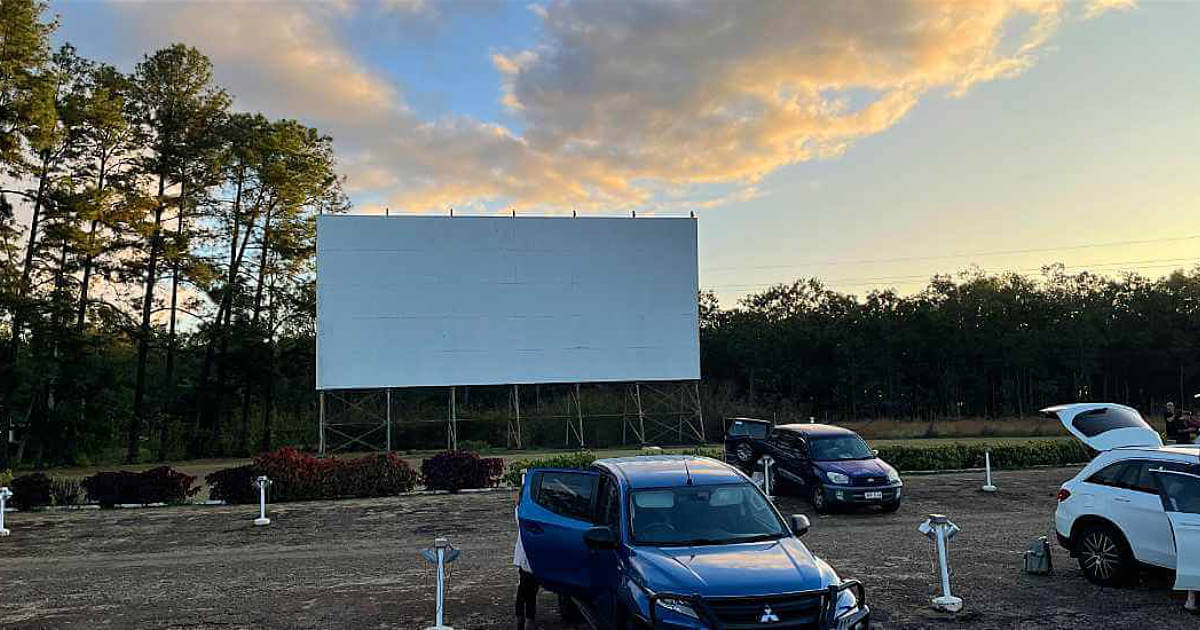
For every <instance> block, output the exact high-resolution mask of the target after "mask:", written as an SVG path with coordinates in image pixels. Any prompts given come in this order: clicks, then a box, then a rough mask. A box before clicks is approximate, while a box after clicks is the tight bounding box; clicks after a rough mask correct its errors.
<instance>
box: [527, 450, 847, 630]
mask: <svg viewBox="0 0 1200 630" xmlns="http://www.w3.org/2000/svg"><path fill="white" fill-rule="evenodd" d="M517 517H518V521H519V527H520V528H521V542H522V545H523V546H524V548H525V553H526V556H527V557H528V559H529V562H530V565H531V567H532V569H533V573H534V575H535V576H536V577H537V579H538V580H539V581H540V582H541V584H542V586H543V587H544V588H546V589H547V590H549V591H552V592H554V593H557V594H558V595H559V601H560V608H561V609H562V612H563V614H564V616H570V617H574V616H578V617H582V618H583V619H584V620H585V621H586V622H587V623H588V624H589V625H590V626H591V627H593V628H597V629H600V628H612V629H616V630H632V629H644V628H670V629H679V630H701V629H709V630H738V629H745V628H768V627H769V628H773V629H779V630H783V629H787V630H801V629H814V630H826V629H827V630H864V629H866V628H868V627H869V624H870V610H869V609H868V607H867V604H866V598H865V592H864V590H863V587H862V584H861V583H859V582H858V581H857V580H843V579H841V578H839V577H838V575H837V573H835V572H834V570H833V569H832V568H831V567H830V566H829V565H828V564H826V563H825V562H824V561H823V560H821V559H820V558H818V557H816V556H815V555H813V554H812V552H810V551H809V550H808V549H807V548H806V547H805V546H804V544H803V543H801V542H800V540H799V537H800V536H802V535H804V533H805V532H806V531H807V530H808V527H809V521H808V519H807V518H806V517H804V516H803V515H793V516H792V517H791V518H790V519H788V520H785V519H784V517H783V515H781V514H780V513H779V511H778V510H777V509H776V508H775V506H774V505H773V504H772V503H771V502H770V501H769V500H768V499H767V498H766V497H765V496H764V495H763V493H762V491H761V490H759V488H758V486H756V485H755V484H754V483H753V482H751V481H750V479H749V478H747V477H746V475H745V474H744V473H742V472H741V471H739V470H737V469H736V468H734V467H732V466H730V465H728V464H725V463H723V462H720V461H717V460H715V459H709V458H706V457H691V456H643V457H627V458H616V459H602V460H599V461H597V462H596V463H595V464H594V465H593V466H592V467H591V468H590V469H587V470H559V469H532V470H530V471H528V474H527V475H526V478H525V483H524V485H523V486H522V488H521V497H520V504H519V507H518V510H517Z"/></svg>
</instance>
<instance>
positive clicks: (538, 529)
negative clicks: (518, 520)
mask: <svg viewBox="0 0 1200 630" xmlns="http://www.w3.org/2000/svg"><path fill="white" fill-rule="evenodd" d="M521 527H524V528H525V531H527V532H529V533H530V534H540V533H542V531H543V530H542V526H541V525H538V524H537V523H522V524H521Z"/></svg>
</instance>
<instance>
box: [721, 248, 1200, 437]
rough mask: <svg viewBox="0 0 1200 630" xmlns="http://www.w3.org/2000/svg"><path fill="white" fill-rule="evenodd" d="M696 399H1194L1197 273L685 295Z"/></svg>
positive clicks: (958, 410) (985, 405) (891, 409)
mask: <svg viewBox="0 0 1200 630" xmlns="http://www.w3.org/2000/svg"><path fill="white" fill-rule="evenodd" d="M700 311H701V344H700V348H701V355H702V368H703V369H702V372H703V374H704V378H705V380H706V385H707V387H708V389H709V390H710V391H711V392H712V395H713V396H714V397H716V398H719V399H722V400H737V401H741V402H742V403H743V404H744V405H745V406H746V407H748V408H751V409H759V410H762V412H763V413H766V412H769V411H770V410H772V409H780V410H783V412H784V413H786V414H790V415H793V416H799V417H809V416H814V417H818V418H821V419H826V420H839V419H850V418H880V417H888V418H921V419H941V418H957V417H964V416H972V417H992V418H998V417H1009V416H1028V415H1031V414H1035V413H1036V412H1037V410H1038V409H1041V408H1044V407H1046V406H1049V405H1053V404H1059V403H1067V402H1075V401H1105V402H1121V403H1128V404H1131V405H1134V406H1137V407H1138V408H1140V409H1142V410H1143V412H1144V413H1146V412H1148V413H1159V412H1160V410H1161V409H1162V407H1163V406H1164V405H1165V403H1166V402H1167V401H1172V400H1173V401H1175V402H1176V403H1177V404H1178V403H1179V402H1181V401H1183V402H1191V399H1192V396H1193V394H1194V393H1196V392H1200V356H1198V355H1197V350H1198V349H1200V270H1197V269H1193V270H1191V271H1182V270H1181V271H1176V272H1174V273H1172V274H1170V275H1168V276H1165V277H1162V278H1159V279H1150V278H1146V277H1143V276H1140V275H1137V274H1125V275H1122V276H1121V277H1117V278H1113V277H1107V276H1104V275H1097V274H1093V273H1088V272H1082V273H1076V274H1070V273H1066V272H1065V271H1064V268H1063V267H1062V266H1061V265H1052V266H1047V267H1046V268H1044V269H1043V273H1042V274H1041V275H1040V276H1039V277H1033V278H1031V277H1027V276H1024V275H1021V274H1017V273H1006V274H999V275H988V274H984V273H981V272H978V271H967V272H963V273H960V274H957V275H953V276H937V277H934V278H933V279H932V280H931V281H930V282H929V284H928V285H927V286H926V287H925V288H924V289H923V290H922V291H920V292H918V293H916V294H914V295H908V296H904V295H899V294H897V293H896V292H895V291H891V290H886V291H873V292H871V293H869V294H868V295H867V296H866V297H865V298H861V299H860V298H856V297H854V296H851V295H847V294H843V293H839V292H837V291H833V290H830V289H829V288H827V287H825V286H823V285H822V284H821V282H820V281H818V280H816V279H807V280H800V281H797V282H794V283H792V284H781V285H778V286H775V287H771V288H769V289H767V290H764V291H762V292H759V293H755V294H751V295H748V296H746V297H745V298H743V299H742V300H740V301H739V303H738V304H737V305H736V306H735V307H733V308H730V309H722V308H721V307H720V305H719V304H718V303H717V301H716V297H715V296H714V295H713V294H711V293H705V294H702V295H701V308H700Z"/></svg>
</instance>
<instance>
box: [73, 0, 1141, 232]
mask: <svg viewBox="0 0 1200 630" xmlns="http://www.w3.org/2000/svg"><path fill="white" fill-rule="evenodd" d="M1120 4H1123V3H1121V2H1114V1H1113V0H1108V1H1107V2H1099V1H1093V2H1092V3H1091V4H1090V5H1088V7H1087V8H1086V10H1085V11H1086V13H1087V14H1088V15H1092V13H1093V11H1094V12H1097V13H1098V12H1101V11H1104V10H1108V9H1111V8H1114V6H1113V5H1120ZM391 5H392V8H394V9H396V11H393V13H396V14H405V13H413V14H416V13H425V14H429V13H434V14H441V15H443V17H444V15H445V13H447V12H449V11H454V10H456V9H455V5H454V4H452V3H451V4H445V5H435V3H432V2H430V1H429V0H418V1H401V0H393V1H392V2H391ZM1100 5H1103V6H1100ZM214 6H216V5H213V4H210V3H199V4H184V5H178V4H175V5H156V6H148V5H126V7H127V9H128V10H130V11H132V12H137V13H138V19H139V20H146V22H147V24H146V26H145V27H144V28H145V29H149V30H150V32H157V33H160V34H161V36H163V37H170V38H173V39H182V40H183V41H187V42H190V43H194V44H195V45H197V46H198V47H200V48H201V49H202V50H204V51H205V52H206V53H208V54H209V55H210V56H212V57H213V60H214V62H215V63H216V65H217V70H218V75H219V77H220V78H221V79H222V81H224V82H226V83H227V84H228V85H229V87H230V89H231V91H232V92H234V93H235V95H236V96H237V97H238V103H239V104H241V105H243V106H245V107H248V108H256V109H263V110H264V111H267V112H268V113H271V114H274V115H288V116H295V117H299V118H301V119H302V120H305V121H306V122H309V123H310V124H314V125H317V126H320V127H321V128H322V129H323V130H325V131H327V132H329V133H331V134H332V135H333V136H334V137H335V140H336V141H337V144H338V149H339V156H340V158H341V161H342V164H343V168H344V170H345V172H346V173H347V175H348V182H349V186H350V188H351V190H352V191H354V192H355V193H356V194H359V195H362V196H364V197H369V198H371V199H374V200H385V201H386V204H387V205H390V206H391V207H392V208H398V209H404V210H411V211H421V210H430V209H444V208H445V207H447V206H457V207H465V206H468V205H471V204H474V207H496V208H498V209H500V208H506V207H508V206H509V205H516V206H518V207H520V208H522V209H538V210H546V209H555V208H556V209H559V210H564V211H565V210H568V209H570V208H573V207H574V208H580V209H598V208H606V209H615V208H628V207H643V208H645V207H656V206H657V207H660V208H666V207H675V206H676V205H678V204H681V203H691V204H692V205H693V206H694V207H706V206H709V205H712V204H720V203H733V202H736V201H737V200H745V199H748V198H752V197H754V196H756V195H759V194H761V192H760V190H759V182H760V181H761V180H762V179H763V177H765V176H766V175H768V174H769V173H771V172H773V171H775V170H777V169H779V168H781V167H783V166H786V165H789V164H795V163H798V162H803V161H807V160H814V159H822V158H832V157H836V156H838V155H840V154H842V153H844V152H845V151H847V150H850V148H851V147H852V146H853V145H854V143H855V141H857V140H859V139H861V138H864V137H867V136H871V135H874V134H879V133H883V132H885V131H886V130H887V129H889V128H890V127H892V126H893V125H895V124H896V123H897V122H898V121H899V120H901V119H902V118H903V117H904V116H905V115H906V114H908V113H909V112H910V111H912V109H913V108H914V107H915V106H916V105H917V104H918V103H919V102H920V101H921V99H923V98H928V97H929V96H930V95H931V94H932V95H946V96H951V97H954V96H958V95H961V94H963V93H965V92H966V91H967V90H969V89H970V88H971V87H972V86H973V85H976V84H978V83H980V82H986V81H993V80H998V79H1005V78H1011V77H1014V76H1017V75H1019V74H1020V73H1021V72H1023V71H1024V70H1025V69H1027V68H1029V67H1030V66H1031V65H1033V64H1034V63H1035V62H1036V60H1037V56H1038V55H1039V54H1040V51H1041V50H1042V49H1043V47H1044V44H1045V43H1046V42H1047V41H1048V40H1049V38H1050V37H1052V36H1053V34H1054V33H1055V32H1056V31H1057V29H1059V28H1060V27H1061V22H1062V20H1063V18H1064V11H1065V10H1066V9H1065V6H1064V4H1063V3H1061V2H1056V1H1039V0H989V1H985V2H979V3H968V2H963V1H961V0H941V1H934V0H913V1H902V0H895V1H891V2H878V1H875V0H842V1H840V2H834V3H816V2H795V1H792V0H785V1H774V0H759V1H757V2H753V3H749V2H720V1H716V0H713V1H709V2H680V1H665V2H663V1H651V0H623V1H622V2H561V1H560V2H552V3H549V4H536V5H530V6H531V10H532V11H533V12H534V15H536V16H538V17H539V19H540V20H541V28H540V29H539V31H538V37H539V38H540V39H539V40H538V41H537V43H536V44H535V45H532V46H530V47H528V48H527V49H523V50H509V51H500V52H497V53H496V54H495V55H494V56H493V58H492V62H493V65H494V67H495V69H496V71H497V72H498V73H499V75H500V77H501V85H500V86H499V89H498V92H497V99H498V100H500V102H502V103H503V105H504V106H505V107H506V109H507V110H508V111H509V112H510V113H511V115H512V116H514V117H516V118H518V119H519V120H520V121H521V125H520V132H519V133H518V132H516V131H514V130H512V129H510V128H507V127H505V126H503V125H500V124H497V123H494V122H489V121H482V120H477V119H474V118H470V117H464V116H457V115H453V114H447V115H445V116H442V117H439V118H437V119H434V120H426V119H421V118H418V117H417V116H416V115H415V114H414V113H413V112H412V111H411V110H410V109H409V108H408V107H406V105H405V103H404V98H403V94H402V92H401V90H400V87H399V86H397V85H394V83H392V82H391V81H389V80H386V79H384V78H383V77H382V75H380V74H378V73H377V72H376V71H374V70H373V69H372V68H371V67H370V66H368V65H367V64H366V63H364V61H363V60H361V59H357V58H355V57H354V56H353V55H351V54H350V53H349V52H348V51H347V47H346V46H345V44H344V42H342V41H340V40H339V39H338V38H337V37H336V36H335V34H334V33H335V28H334V25H335V24H337V23H338V20H339V19H340V18H341V17H344V16H345V15H346V14H348V13H353V12H354V11H355V10H358V9H356V5H355V4H353V3H349V4H343V5H341V6H339V5H336V4H320V3H294V4H293V3H278V4H276V3H271V4H261V3H250V4H228V5H224V4H223V5H219V6H221V7H222V9H221V10H219V11H218V10H214ZM68 18H69V16H68ZM731 187H732V189H733V190H732V192H731Z"/></svg>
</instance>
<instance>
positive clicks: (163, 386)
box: [0, 0, 1200, 469]
mask: <svg viewBox="0 0 1200 630" xmlns="http://www.w3.org/2000/svg"><path fill="white" fill-rule="evenodd" d="M54 28H55V24H54V23H53V21H52V20H50V19H49V18H48V17H47V10H46V7H45V5H44V3H42V2H40V1H36V0H0V428H3V429H8V430H6V431H5V432H4V435H5V436H7V435H9V434H11V435H12V436H13V438H14V440H13V441H12V442H11V443H10V441H9V440H8V439H2V438H0V469H4V468H7V467H10V466H16V465H18V464H19V465H25V466H29V465H49V464H64V463H86V462H89V461H99V460H104V461H108V460H114V459H124V460H126V461H147V460H154V459H159V460H163V459H174V458H181V457H200V456H215V455H239V454H248V453H252V452H256V451H260V450H264V449H267V448H269V447H271V446H274V445H280V444H299V445H312V443H313V441H314V433H315V415H316V396H315V395H314V389H313V383H314V365H313V362H314V349H315V342H314V339H315V321H314V320H315V285H314V283H315V273H314V254H315V231H314V230H315V217H316V215H317V214H319V213H323V212H341V211H345V210H347V209H348V202H347V199H346V197H345V195H344V194H343V192H342V187H341V181H340V179H339V176H338V175H337V168H336V163H335V159H334V155H333V150H332V141H331V139H330V138H329V137H327V136H326V135H324V134H322V133H321V132H320V131H319V130H316V129H312V128H309V127H306V126H305V125H303V124H300V123H298V122H296V121H294V120H272V119H268V118H267V117H264V116H262V115H258V114H254V113H249V112H242V111H236V110H234V109H233V108H232V106H231V103H232V97H231V95H230V94H228V93H227V92H226V91H225V90H223V89H222V88H221V87H220V86H219V85H217V84H216V83H215V81H214V78H213V67H212V64H211V63H210V61H209V60H208V59H207V58H206V57H205V56H204V55H203V54H202V53H201V52H200V51H198V50H196V49H194V48H190V47H188V46H185V45H174V46H171V47H168V48H164V49H162V50H158V51H153V52H149V53H148V54H147V55H145V57H144V58H143V59H142V61H141V62H140V63H138V64H137V65H136V67H134V68H132V69H131V70H130V71H129V72H128V73H126V72H123V71H122V70H120V69H117V68H114V67H112V66H109V65H106V64H103V63H99V62H95V61H92V60H88V59H85V58H82V57H81V56H80V55H79V54H78V53H77V52H76V51H75V50H74V49H73V48H72V47H71V46H70V45H65V46H62V47H60V48H58V49H57V50H54V49H52V48H51V45H50V40H51V37H52V35H53V32H54ZM699 297H700V312H701V330H700V335H701V355H702V373H703V375H704V381H703V384H702V396H701V398H702V400H703V402H704V405H705V409H704V413H705V415H706V417H707V418H708V419H709V420H710V421H712V420H716V421H717V422H718V424H717V425H716V426H717V427H719V418H720V417H721V416H722V415H732V414H734V413H759V414H763V415H767V416H768V417H769V416H770V415H772V414H774V415H777V416H779V417H788V416H793V417H797V416H799V417H808V416H815V417H819V418H822V419H828V420H844V419H852V418H878V417H888V418H920V419H934V418H939V419H940V418H956V417H964V416H972V417H987V418H1001V417H1007V416H1022V415H1028V414H1030V413H1032V412H1034V411H1036V409H1038V408H1039V407H1041V406H1044V405H1047V404H1053V403H1061V402H1068V401H1075V400H1100V399H1103V400H1113V401H1121V402H1129V403H1131V404H1135V405H1138V406H1140V407H1141V408H1143V409H1145V410H1154V409H1157V408H1158V406H1159V405H1161V404H1162V403H1163V402H1165V401H1166V400H1169V399H1174V400H1176V401H1178V400H1181V399H1190V397H1191V394H1192V393H1193V390H1200V379H1198V378H1197V377H1198V376H1200V362H1198V361H1197V357H1196V352H1197V349H1198V345H1200V326H1197V324H1198V323H1200V320H1198V317H1200V271H1191V272H1182V271H1181V272H1176V273H1174V274H1172V275H1170V276H1167V277H1165V278H1161V279H1148V278H1143V277H1139V276H1136V275H1126V276H1121V277H1117V278H1113V277H1106V276H1100V275H1094V274H1090V273H1080V274H1067V273H1065V272H1064V271H1063V269H1062V268H1061V267H1055V266H1050V267H1047V268H1046V270H1045V272H1044V273H1043V274H1042V275H1041V276H1040V277H1036V278H1029V277H1026V276H1023V275H1018V274H1007V275H999V276H993V275H985V274H982V273H970V272H968V273H963V274H958V275H955V276H939V277H935V278H933V279H932V280H931V281H930V282H929V284H928V286H927V287H926V288H925V289H924V290H922V291H920V292H918V293H916V294H912V295H899V294H897V293H895V292H893V291H875V292H872V293H870V294H868V295H866V296H865V297H862V296H854V295H847V294H843V293H838V292H836V291H832V290H829V289H827V288H825V287H824V286H822V284H821V283H820V282H819V281H817V280H812V279H806V280H800V281H797V282H795V283H794V284H791V285H780V286H776V287H773V288H770V289H767V290H765V291H762V292H760V293H756V294H752V295H749V296H747V297H745V298H743V299H742V300H740V301H739V302H738V303H737V304H736V305H728V306H726V307H722V305H720V304H719V303H718V302H717V300H716V297H715V296H714V295H713V294H712V293H702V294H701V295H700V296H699ZM493 389H494V390H495V391H492V390H493ZM597 391H600V392H603V390H597ZM444 395H445V394H444V392H424V393H421V392H417V393H414V394H413V396H414V398H412V399H411V400H409V401H408V402H406V403H405V404H406V406H407V408H408V409H415V410H417V411H416V412H415V413H417V415H423V416H424V417H427V418H438V417H442V418H444V417H445V415H444V413H445V412H444V408H443V407H440V406H441V405H444ZM533 395H535V396H537V400H536V405H534V406H533V409H535V410H541V409H543V408H547V409H549V408H553V407H555V406H556V405H557V404H558V403H555V402H553V401H549V400H547V401H543V400H542V394H541V393H536V392H535V393H534V394H533ZM596 395H601V396H603V395H607V396H609V398H612V400H608V401H604V400H600V401H596V400H594V399H593V400H590V401H589V404H592V405H599V406H605V405H608V406H609V407H610V408H609V409H605V410H604V411H611V408H612V407H616V408H617V409H618V410H619V408H620V405H621V402H620V401H621V396H622V395H623V394H622V393H621V392H620V391H616V390H613V391H612V392H610V393H609V394H602V393H601V394H593V398H594V396H596ZM506 396H507V392H506V390H504V388H499V389H496V388H492V389H489V388H471V389H470V390H467V391H463V393H462V395H461V398H460V405H461V409H462V413H463V415H464V416H473V417H476V418H480V419H483V418H493V419H495V420H497V421H498V424H497V426H496V427H495V428H494V429H483V430H480V429H478V428H476V429H472V430H469V431H466V433H465V435H469V436H473V437H478V438H482V439H491V440H492V441H499V442H500V443H503V441H504V437H503V436H504V428H503V417H504V415H505V413H506V412H505V406H506V404H507V401H506V398H505V397H506ZM552 396H553V392H552V391H551V389H550V388H547V390H546V397H547V398H550V397H552ZM425 426H428V427H430V430H428V431H425V432H424V433H422V434H421V435H417V434H412V437H411V442H412V443H411V444H407V443H405V442H404V441H403V440H405V439H408V438H403V437H402V438H401V442H399V443H400V444H401V445H402V446H417V445H421V446H428V445H436V444H437V443H438V442H439V439H440V438H439V437H438V436H439V435H440V431H441V429H440V427H439V426H438V425H436V424H432V423H431V424H429V425H425ZM710 428H711V427H710ZM9 430H11V433H10V431H9ZM426 434H427V435H426ZM533 435H534V436H535V437H536V435H537V434H536V433H535V434H533ZM545 435H547V436H550V435H553V439H554V440H555V441H554V442H553V444H554V445H558V444H560V443H561V433H560V432H559V430H558V427H557V425H555V426H554V427H553V428H552V429H547V432H546V433H545ZM497 436H498V437H497ZM535 441H536V440H535ZM418 442H420V444H418ZM426 442H428V443H429V444H426ZM546 442H547V443H550V442H549V438H547V440H546Z"/></svg>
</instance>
